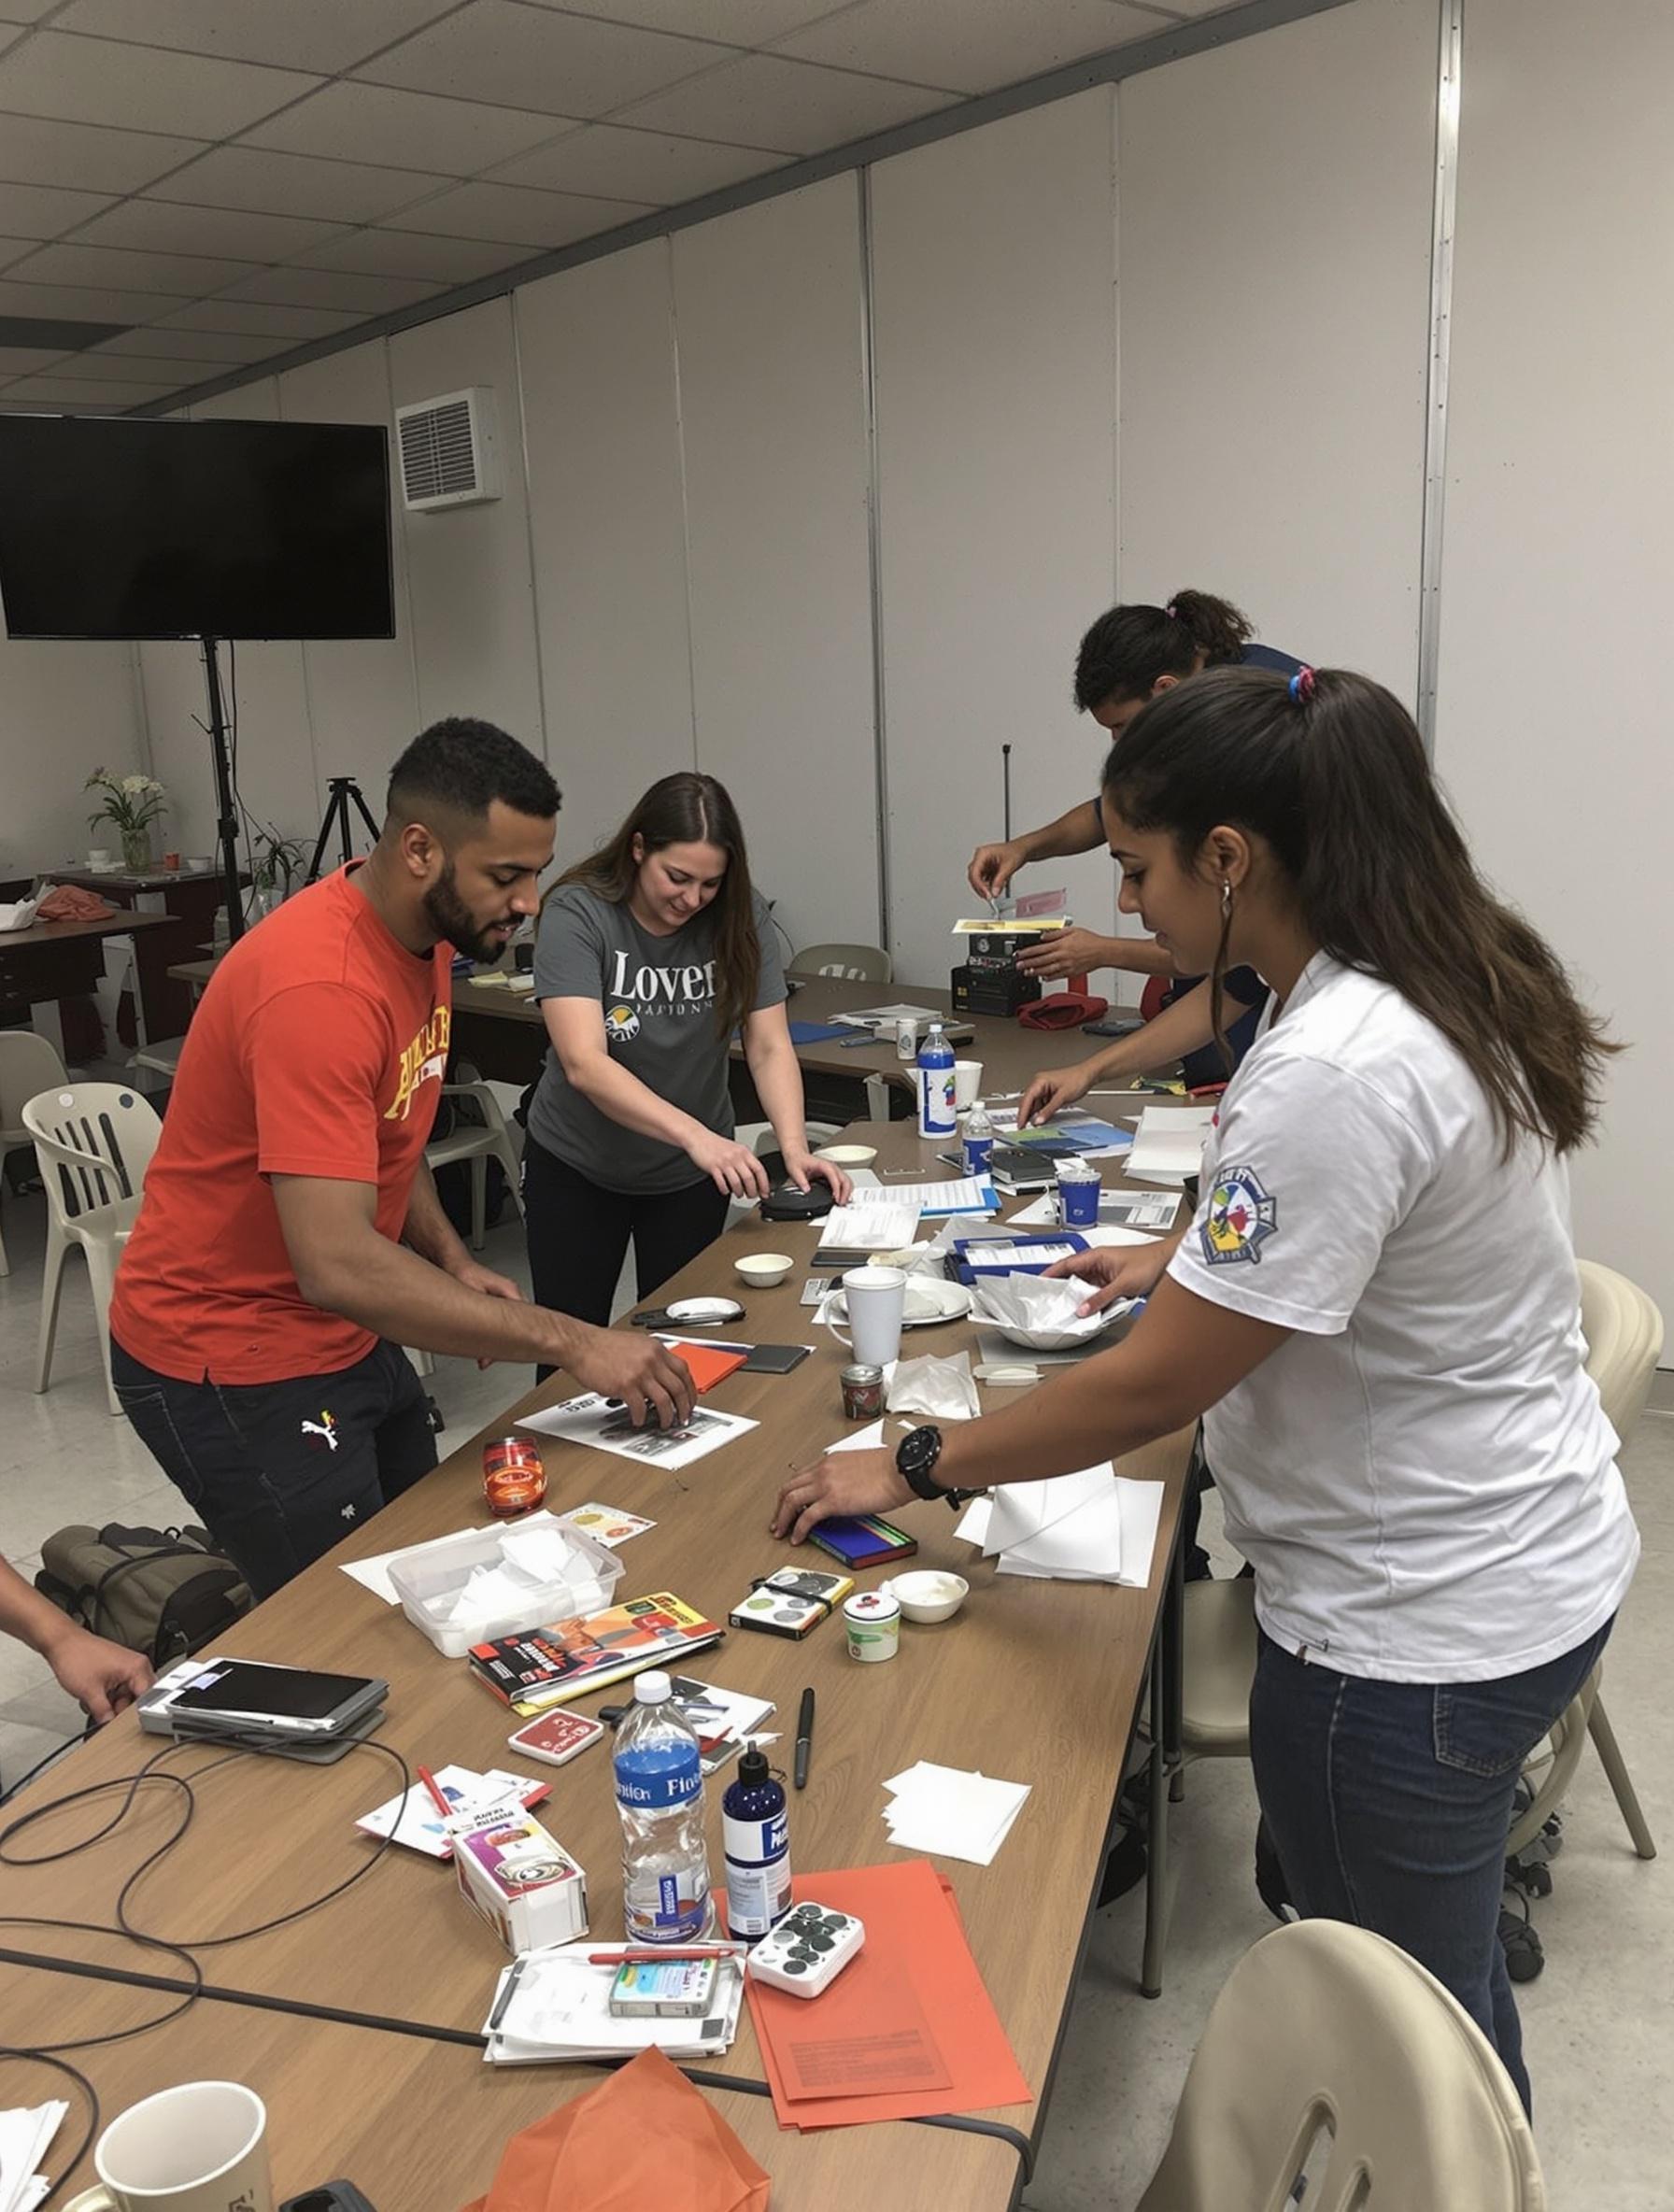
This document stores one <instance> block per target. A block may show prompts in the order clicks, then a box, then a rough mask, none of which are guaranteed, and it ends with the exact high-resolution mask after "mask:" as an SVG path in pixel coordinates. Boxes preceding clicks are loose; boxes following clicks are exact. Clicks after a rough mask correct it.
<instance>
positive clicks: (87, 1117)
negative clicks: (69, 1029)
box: [23, 1083, 163, 1415]
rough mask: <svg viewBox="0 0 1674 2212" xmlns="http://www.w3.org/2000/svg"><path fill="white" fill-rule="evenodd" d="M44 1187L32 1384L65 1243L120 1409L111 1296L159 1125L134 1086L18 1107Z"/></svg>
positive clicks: (52, 1321)
mask: <svg viewBox="0 0 1674 2212" xmlns="http://www.w3.org/2000/svg"><path fill="white" fill-rule="evenodd" d="M23 1127H25V1129H27V1130H28V1132H29V1135H30V1137H31V1138H32V1139H33V1140H34V1142H35V1158H36V1159H37V1160H38V1161H39V1162H40V1170H41V1180H42V1182H43V1183H44V1184H46V1186H47V1267H46V1274H45V1277H44V1279H43V1281H42V1283H41V1335H40V1351H39V1354H38V1355H37V1357H36V1360H35V1390H36V1391H37V1392H40V1391H43V1390H45V1389H46V1387H47V1384H48V1382H49V1380H50V1376H51V1373H52V1343H53V1339H54V1338H55V1337H56V1336H57V1334H58V1301H59V1298H60V1297H61V1295H62V1293H63V1290H64V1256H65V1255H66V1253H67V1252H68V1251H69V1248H70V1246H71V1245H72V1244H79V1245H80V1247H81V1249H82V1251H83V1252H84V1253H85V1254H86V1255H87V1274H88V1281H89V1282H90V1283H91V1284H92V1294H93V1310H94V1312H96V1314H97V1315H98V1320H99V1353H100V1356H101V1357H102V1358H103V1360H104V1363H105V1390H106V1397H108V1398H109V1401H110V1411H112V1413H114V1414H119V1415H120V1414H121V1410H122V1409H121V1405H120V1404H119V1403H118V1402H117V1395H116V1391H115V1388H114V1386H113V1385H112V1383H111V1380H110V1293H111V1288H112V1285H113V1284H114V1283H115V1281H116V1269H117V1262H118V1260H119V1259H120V1258H121V1248H122V1246H123V1244H124V1243H125V1242H126V1241H127V1238H128V1232H129V1230H130V1229H132V1228H133V1227H134V1224H135V1221H136V1220H137V1219H138V1217H139V1201H140V1196H141V1193H142V1191H143V1189H144V1187H145V1179H146V1170H147V1169H148V1168H149V1166H150V1164H151V1155H152V1154H153V1153H154V1152H155V1151H156V1149H157V1139H158V1137H159V1135H160V1134H161V1133H162V1129H163V1124H162V1123H161V1122H160V1121H159V1120H158V1118H157V1115H156V1112H155V1110H154V1109H153V1108H152V1107H151V1106H149V1104H148V1103H147V1101H146V1100H145V1099H143V1098H141V1097H140V1095H139V1094H138V1092H137V1091H131V1090H128V1089H125V1088H124V1087H123V1086H122V1085H121V1084H116V1083H78V1084H73V1085H65V1086H64V1087H63V1088H61V1089H59V1090H55V1091H43V1092H42V1093H41V1094H40V1096H39V1097H38V1098H35V1099H30V1100H29V1101H28V1102H27V1104H26V1105H25V1106H24V1108H23Z"/></svg>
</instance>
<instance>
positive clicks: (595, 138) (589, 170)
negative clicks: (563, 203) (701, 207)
mask: <svg viewBox="0 0 1674 2212" xmlns="http://www.w3.org/2000/svg"><path fill="white" fill-rule="evenodd" d="M780 158H781V157H780V156H779V155H777V154H771V153H763V152H762V151H761V149H759V147H754V146H712V145H710V144H708V143H706V142H705V141H704V140H703V139H702V138H665V137H663V136H661V135H660V134H659V133H657V132H655V131H624V130H621V129H619V128H618V127H617V124H615V123H588V124H586V125H584V127H583V128H582V129H581V130H579V131H569V132H566V133H565V135H564V136H563V137H561V138H555V139H554V140H553V142H552V144H551V145H550V146H540V147H537V148H536V149H535V150H534V151H533V152H532V153H523V154H519V155H518V158H517V160H516V161H515V162H507V163H506V164H505V166H504V168H503V169H496V170H494V171H492V172H491V174H490V177H489V181H490V182H492V183H495V184H532V185H535V186H538V187H539V188H540V190H542V191H556V192H566V191H567V192H596V193H598V194H600V195H601V196H603V197H614V198H617V199H622V200H648V201H651V202H653V203H654V204H655V205H656V206H660V207H672V206H674V205H675V204H676V203H677V202H678V201H681V200H695V199H697V198H698V197H699V196H700V194H702V193H703V192H717V191H721V190H722V189H723V188H724V187H725V186H727V185H729V184H738V183H740V182H741V181H742V180H743V179H744V178H745V177H759V176H760V175H761V174H762V172H763V171H764V170H768V169H773V168H776V167H777V166H778V163H779V160H780Z"/></svg>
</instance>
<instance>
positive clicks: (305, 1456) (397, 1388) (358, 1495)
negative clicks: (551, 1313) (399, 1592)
mask: <svg viewBox="0 0 1674 2212" xmlns="http://www.w3.org/2000/svg"><path fill="white" fill-rule="evenodd" d="M110 1375H111V1380H112V1382H114V1383H115V1385H116V1394H117V1397H118V1398H119V1399H120V1400H121V1407H122V1411H124V1412H125V1413H126V1414H127V1416H128V1419H129V1420H130V1421H131V1422H132V1423H133V1425H134V1428H135V1434H136V1435H137V1436H138V1438H139V1439H140V1441H141V1443H143V1444H144V1445H145V1446H146V1448H147V1450H148V1451H149V1453H150V1454H151V1456H152V1458H153V1459H154V1460H156V1462H157V1464H158V1466H159V1467H160V1468H162V1469H163V1473H164V1474H165V1475H166V1476H167V1477H168V1479H169V1481H170V1482H172V1483H173V1484H174V1486H175V1488H176V1489H177V1491H178V1492H179V1493H180V1495H181V1496H182V1497H183V1498H184V1499H185V1500H186V1503H187V1505H188V1506H189V1507H190V1508H191V1510H192V1512H193V1513H194V1514H195V1515H196V1517H197V1518H198V1519H199V1520H200V1521H201V1522H202V1523H203V1524H204V1526H205V1527H206V1529H207V1530H208V1531H209V1534H210V1535H211V1536H212V1537H213V1538H215V1541H216V1543H217V1544H218V1545H219V1546H220V1549H221V1550H222V1551H223V1552H225V1553H227V1555H228V1557H229V1558H231V1559H233V1560H234V1561H236V1563H237V1564H238V1566H239V1567H242V1568H243V1570H244V1578H245V1580H246V1581H247V1582H248V1584H249V1586H250V1588H251V1589H252V1590H253V1591H254V1593H255V1594H256V1595H257V1597H259V1598H262V1597H271V1596H272V1595H273V1594H274V1592H275V1591H276V1590H277V1589H279V1588H280V1587H281V1586H282V1585H283V1584H284V1583H286V1582H288V1581H290V1580H291V1576H292V1575H297V1574H300V1573H301V1572H302V1570H303V1568H304V1567H307V1566H308V1565H309V1564H310V1563H311V1562H312V1561H314V1560H316V1559H318V1558H319V1556H320V1555H321V1553H326V1552H329V1551H330V1550H331V1548H332V1546H333V1544H334V1543H336V1542H337V1541H338V1540H339V1538H342V1537H346V1536H347V1535H348V1532H349V1531H350V1529H352V1528H358V1527H359V1526H360V1525H361V1524H362V1521H368V1520H370V1519H371V1517H372V1515H373V1514H374V1513H376V1511H377V1510H379V1508H380V1507H383V1506H387V1505H388V1504H389V1503H390V1500H391V1499H392V1498H396V1497H399V1496H401V1494H402V1492H403V1491H404V1490H410V1489H411V1488H412V1486H413V1484H414V1483H415V1482H418V1481H419V1477H420V1476H421V1475H427V1474H429V1472H430V1470H431V1468H433V1467H434V1466H435V1464H436V1440H435V1438H434V1437H433V1435H432V1433H431V1427H430V1421H429V1417H428V1412H427V1409H426V1406H425V1399H424V1392H423V1390H422V1389H421V1388H420V1386H419V1378H418V1376H417V1375H416V1374H415V1373H414V1372H413V1368H412V1363H411V1361H410V1360H408V1358H407V1357H406V1355H405V1354H404V1353H403V1352H402V1351H401V1350H400V1349H399V1348H398V1347H397V1346H396V1345H394V1344H383V1343H380V1344H377V1345H376V1346H375V1347H374V1348H373V1350H372V1351H370V1352H369V1353H368V1354H366V1356H365V1358H364V1359H362V1360H357V1361H356V1363H355V1365H354V1366H353V1367H351V1368H341V1369H340V1370H339V1371H338V1372H337V1373H336V1374H334V1375H299V1376H296V1377H293V1378H292V1379H291V1380H290V1381H287V1382H177V1381H176V1380H175V1379H174V1377H173V1376H172V1375H160V1374H158V1373H157V1371H156V1370H155V1368H148V1367H144V1366H142V1365H141V1363H140V1362H139V1361H138V1360H137V1359H135V1358H133V1357H132V1356H131V1354H128V1353H127V1352H124V1351H123V1349H122V1347H121V1344H119V1343H118V1342H117V1340H116V1339H115V1338H114V1337H113V1338H112V1339H111V1342H110Z"/></svg>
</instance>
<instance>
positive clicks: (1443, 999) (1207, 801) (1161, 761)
mask: <svg viewBox="0 0 1674 2212" xmlns="http://www.w3.org/2000/svg"><path fill="white" fill-rule="evenodd" d="M1104 788H1105V792H1106V794H1107V795H1108V797H1109V798H1110V801H1111V803H1112V804H1113V805H1114V807H1115V808H1116V809H1117V810H1118V811H1119V812H1120V814H1121V815H1122V817H1123V819H1124V820H1125V821H1127V822H1128V823H1130V824H1131V825H1132V826H1133V827H1134V828H1135V829H1137V830H1165V831H1168V832H1170V833H1171V835H1172V836H1173V839H1174V842H1175V846H1176V849H1177V850H1178V852H1179V854H1180V856H1181V858H1182V859H1183V861H1185V863H1186V864H1187V865H1193V864H1195V863H1196V861H1197V858H1198V856H1199V853H1200V852H1201V850H1202V847H1203V842H1204V840H1205V839H1206V838H1207V837H1208V835H1209V833H1210V831H1211V830H1213V829H1214V828H1215V826H1216V825H1217V824H1219V823H1224V824H1226V826H1227V828H1229V829H1238V830H1248V831H1252V832H1254V833H1255V834H1256V835H1257V836H1259V837H1261V838H1263V839H1264V840H1265V841H1266V843H1267V844H1268V845H1269V846H1270V849H1271V850H1272V852H1273V854H1274V856H1275V857H1276V858H1277V859H1278V861H1279V863H1280V865H1281V866H1282V867H1283V868H1284V872H1285V873H1286V874H1287V875H1288V876H1289V877H1290V879H1291V882H1292V884H1293V885H1294V886H1295V891H1296V896H1297V900H1298V906H1299V908H1300V912H1301V916H1302V920H1303V923H1304V925H1305V927H1306V929H1308V932H1309V934H1310V935H1311V936H1312V939H1313V941H1314V943H1316V944H1318V945H1319V946H1320V948H1321V949H1322V950H1323V951H1325V952H1326V953H1329V954H1330V956H1331V957H1332V958H1333V959H1336V960H1341V962H1342V963H1343V965H1344V966H1345V967H1350V968H1358V969H1360V970H1362V971H1364V972H1365V973H1366V974H1368V975H1375V976H1377V977H1378V978H1379V979H1380V980H1381V981H1382V982H1383V983H1387V984H1390V985H1393V986H1394V988H1395V989H1396V990H1397V991H1398V992H1399V993H1400V995H1401V997H1402V998H1403V999H1405V1000H1407V1001H1408V1003H1409V1004H1410V1005H1412V1006H1413V1007H1415V1008H1416V1009H1417V1011H1418V1012H1419V1013H1420V1014H1423V1015H1424V1016H1425V1017H1426V1020H1428V1021H1430V1022H1432V1023H1434V1025H1435V1027H1436V1028H1438V1029H1440V1032H1441V1034H1442V1035H1443V1036H1444V1037H1445V1038H1446V1039H1447V1041H1448V1042H1449V1043H1450V1044H1451V1045H1453V1047H1454V1050H1455V1051H1456V1052H1457V1053H1458V1055H1459V1056H1460V1058H1461V1059H1462V1060H1463V1061H1464V1062H1465V1064H1466V1066H1467V1067H1468V1069H1469V1070H1470V1072H1471V1073H1472V1075H1474V1076H1475V1077H1476V1080H1477V1081H1478V1083H1479V1084H1480V1085H1482V1089H1483V1091H1484V1092H1485V1093H1486V1095H1487V1099H1488V1103H1489V1106H1490V1107H1491V1108H1492V1110H1493V1113H1494V1118H1495V1121H1496V1122H1497V1125H1498V1127H1499V1131H1500V1134H1501V1137H1502V1140H1503V1141H1504V1145H1505V1150H1506V1152H1507V1154H1508V1155H1509V1154H1510V1153H1511V1148H1512V1146H1513V1144H1514V1142H1515V1141H1516V1139H1517V1137H1518V1135H1519V1134H1520V1133H1525V1132H1526V1133H1527V1134H1528V1135H1530V1136H1532V1137H1536V1138H1538V1139H1539V1140H1540V1141H1543V1142H1545V1143H1548V1144H1550V1145H1551V1146H1552V1147H1553V1150H1554V1151H1556V1152H1560V1153H1564V1152H1569V1151H1572V1150H1573V1149H1574V1147H1575V1146H1577V1145H1578V1144H1580V1143H1582V1141H1584V1140H1585V1139H1586V1138H1587V1137H1589V1136H1590V1135H1591V1134H1592V1132H1593V1128H1594V1125H1595V1123H1596V1120H1597V1116H1598V1105H1599V1090H1600V1087H1601V1084H1602V1079H1603V1074H1604V1069H1605V1065H1606V1062H1607V1060H1608V1058H1609V1056H1610V1054H1612V1053H1615V1052H1619V1051H1620V1050H1621V1046H1620V1045H1619V1044H1616V1043H1614V1042H1612V1041H1611V1040H1610V1038H1609V1037H1608V1036H1607V1035H1606V1033H1605V1028H1604V1025H1603V1023H1602V1022H1601V1021H1600V1020H1599V1019H1598V1018H1597V1016H1596V1014H1592V1013H1591V1012H1590V1011H1589V1010H1588V1009H1587V1008H1586V1007H1585V1006H1583V1005H1582V1003H1581V1000H1579V999H1578V998H1577V997H1576V995H1575V991H1574V988H1573V986H1572V985H1571V984H1570V982H1569V978H1568V975H1567V974H1566V973H1565V971H1564V968H1563V965H1562V963H1561V962H1560V961H1559V959H1558V957H1557V955H1556V954H1555V953H1554V952H1553V949H1552V947H1551V946H1550V945H1549V944H1548V943H1546V941H1545V939H1544V938H1543V937H1541V936H1540V935H1539V931H1538V930H1536V929H1533V928H1532V927H1531V925H1530V924H1529V923H1528V922H1526V921H1525V919H1524V917H1523V916H1522V915H1520V914H1518V913H1516V912H1515V911H1514V910H1513V909H1512V908H1511V907H1510V906H1507V905H1506V904H1505V903H1504V902H1503V901H1502V900H1499V899H1497V898H1496V897H1495V895H1494V893H1493V891H1492V890H1491V889H1490V887H1489V886H1488V885H1487V884H1486V883H1484V881H1483V880H1482V877H1481V876H1480V875H1479V874H1478V873H1477V871H1476V868H1475V865H1474V863H1473V862H1472V860H1471V858H1470V853H1469V850H1468V847H1467V845H1466V843H1465V839H1464V836H1463V834H1462V832H1461V831H1460V829H1459V826H1458V823H1457V822H1456V821H1455V820H1454V816H1453V814H1452V812H1451V811H1450V809H1449V807H1448V805H1447V802H1446V801H1445V799H1444V798H1443V797H1442V794H1441V791H1440V787H1439V786H1438V784H1437V782H1436V779H1435V775H1434V773H1432V771H1431V768H1430V764H1429V762H1428V760H1427V759H1426V758H1425V751H1424V744H1423V741H1422V740H1421V739H1420V737H1419V734H1418V730H1417V729H1416V728H1415V726H1414V725H1413V722H1412V717H1411V716H1409V715H1408V713H1407V711H1406V709H1405V708H1404V707H1403V706H1402V705H1401V704H1400V702H1399V701H1398V700H1397V699H1396V698H1395V697H1394V695H1393V694H1392V693H1390V692H1388V691H1386V690H1385V689H1384V688H1383V685H1382V684H1374V683H1373V682H1372V681H1371V679H1370V678H1369V676H1359V675H1352V674H1349V673H1348V672H1347V671H1346V670H1342V669H1321V670H1320V671H1318V672H1317V674H1314V676H1313V680H1312V685H1311V686H1310V684H1309V683H1308V682H1307V680H1306V678H1305V677H1304V678H1302V679H1297V678H1292V679H1290V680H1288V681H1287V680H1286V678H1285V677H1284V676H1282V675H1279V674H1275V673H1272V672H1270V671H1268V670H1265V669H1221V670H1215V671H1212V672H1205V674H1202V675H1200V676H1196V677H1194V678H1193V680H1192V681H1191V682H1190V683H1189V684H1182V685H1179V686H1177V687H1176V688H1174V689H1173V690H1171V691H1167V692H1165V693H1163V694H1162V695H1161V696H1160V697H1159V698H1157V699H1156V701H1154V702H1152V704H1150V705H1149V706H1147V707H1145V708H1144V709H1143V711H1142V713H1141V714H1139V715H1138V716H1135V718H1134V720H1133V722H1132V723H1131V724H1130V725H1129V727H1128V730H1127V732H1126V734H1125V735H1124V737H1123V739H1122V742H1121V743H1120V744H1118V745H1114V746H1113V747H1112V748H1111V753H1110V758H1109V759H1108V760H1107V761H1106V763H1105V769H1104ZM1226 951H1227V931H1226V929H1223V931H1222V936H1221V945H1220V950H1219V952H1218V953H1217V955H1216V957H1215V967H1214V985H1215V990H1216V1000H1215V1004H1216V1027H1217V1028H1218V1027H1219V996H1218V994H1219V987H1220V979H1221V974H1222V971H1223V970H1224V968H1225V965H1226Z"/></svg>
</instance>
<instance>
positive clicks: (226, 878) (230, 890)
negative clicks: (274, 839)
mask: <svg viewBox="0 0 1674 2212" xmlns="http://www.w3.org/2000/svg"><path fill="white" fill-rule="evenodd" d="M202 642H203V647H204V680H205V682H206V684H207V685H208V687H209V753H210V758H211V759H212V760H213V761H214V763H215V799H216V804H217V805H218V806H219V807H220V817H219V819H218V820H217V822H216V834H217V835H218V837H219V838H220V867H221V879H222V882H223V884H224V886H225V896H226V903H227V943H229V944H236V943H237V942H238V940H239V938H241V937H242V936H243V935H244V896H243V892H242V890H241V888H240V886H239V882H238V807H237V802H236V801H235V800H234V796H233V763H232V759H231V757H230V755H229V753H228V750H227V718H226V716H225V715H224V714H223V713H222V712H221V703H220V661H219V659H218V658H217V656H218V654H219V652H220V645H219V643H218V641H217V640H216V639H214V638H212V637H206V638H205V639H204V640H203V641H202Z"/></svg>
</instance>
